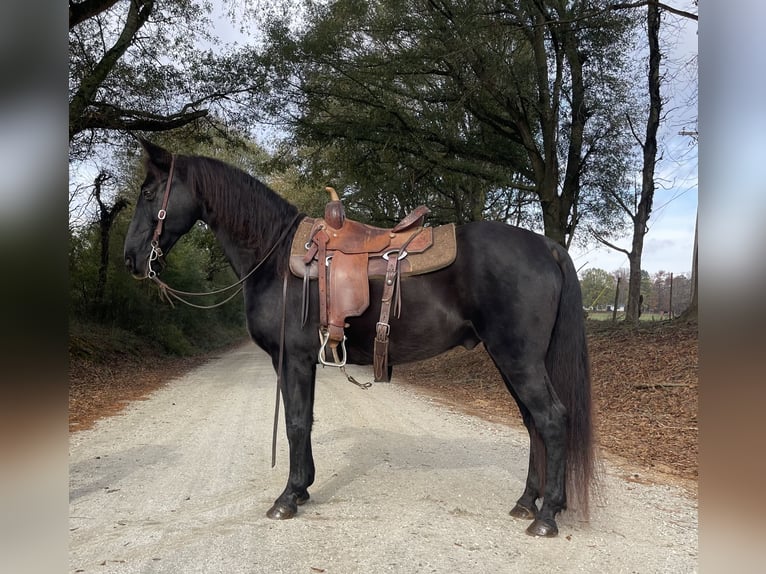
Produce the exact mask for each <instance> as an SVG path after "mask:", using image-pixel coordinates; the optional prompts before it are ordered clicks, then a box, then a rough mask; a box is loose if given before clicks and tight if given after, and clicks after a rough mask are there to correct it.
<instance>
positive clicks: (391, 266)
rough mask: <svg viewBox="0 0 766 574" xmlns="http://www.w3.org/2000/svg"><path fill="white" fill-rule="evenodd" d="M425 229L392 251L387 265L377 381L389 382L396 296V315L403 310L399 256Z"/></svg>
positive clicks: (376, 349)
mask: <svg viewBox="0 0 766 574" xmlns="http://www.w3.org/2000/svg"><path fill="white" fill-rule="evenodd" d="M422 231H423V228H422V227H421V228H420V229H418V230H417V231H416V232H415V233H413V234H412V235H410V237H409V239H407V241H406V242H405V243H404V245H402V247H401V251H399V253H391V254H390V255H389V259H388V266H387V267H386V277H385V279H384V283H383V297H382V299H381V301H380V318H379V319H378V323H377V325H375V343H374V346H373V357H372V366H373V371H374V373H375V382H388V381H390V380H391V379H390V377H389V376H388V336H389V334H390V333H391V325H390V324H389V318H390V315H391V303H392V302H393V300H394V297H396V315H397V317H398V316H399V312H400V311H401V301H402V299H401V293H400V292H399V291H400V287H401V286H400V283H399V282H400V279H401V278H400V275H399V257H398V255H401V254H402V253H406V251H407V246H408V245H409V244H410V242H411V241H412V240H413V239H415V237H417V236H418V234H420V233H421V232H422Z"/></svg>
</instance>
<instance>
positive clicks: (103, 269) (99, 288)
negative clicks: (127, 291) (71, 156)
mask: <svg viewBox="0 0 766 574" xmlns="http://www.w3.org/2000/svg"><path fill="white" fill-rule="evenodd" d="M111 179H113V177H112V176H111V174H109V173H107V172H104V171H102V172H101V173H99V174H98V175H97V176H96V179H95V181H94V182H93V197H94V198H95V200H96V202H97V203H98V208H99V218H98V229H99V239H100V242H99V244H100V254H99V265H98V281H97V283H96V291H95V297H94V303H95V305H96V307H97V309H98V312H99V313H102V312H103V309H104V305H103V303H104V292H105V290H106V279H107V273H108V270H109V243H110V240H111V235H112V226H113V225H114V222H115V219H116V218H117V216H118V215H119V214H120V212H121V211H122V210H123V209H125V208H126V207H127V206H128V201H127V199H125V198H124V197H118V198H116V199H115V200H114V203H112V204H111V205H108V204H106V203H105V202H104V199H103V198H102V193H103V186H104V185H105V184H107V183H108V182H109V181H110V180H111Z"/></svg>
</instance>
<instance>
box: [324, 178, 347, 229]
mask: <svg viewBox="0 0 766 574" xmlns="http://www.w3.org/2000/svg"><path fill="white" fill-rule="evenodd" d="M324 189H325V191H326V192H327V193H329V194H330V201H328V202H327V205H325V208H324V220H325V221H326V222H327V224H328V225H330V227H334V228H335V229H340V228H341V227H343V223H344V222H345V221H346V210H345V209H343V204H342V203H341V202H340V198H339V197H338V194H337V192H336V191H335V188H334V187H330V186H327V187H325V188H324Z"/></svg>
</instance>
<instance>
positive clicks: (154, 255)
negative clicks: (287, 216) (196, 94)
mask: <svg viewBox="0 0 766 574" xmlns="http://www.w3.org/2000/svg"><path fill="white" fill-rule="evenodd" d="M175 163H176V155H175V154H172V155H171V157H170V171H169V172H168V181H167V183H166V184H165V193H164V195H163V196H162V205H161V206H160V210H159V211H158V212H157V225H156V226H155V228H154V234H153V235H152V242H151V250H150V251H149V259H148V262H147V268H146V275H145V276H144V277H141V279H151V280H152V281H154V282H155V283H156V284H157V286H158V287H159V289H160V294H161V295H162V296H163V298H164V299H165V300H166V301H167V302H168V303H170V305H171V306H172V305H173V299H175V300H176V301H180V302H181V303H184V304H185V305H188V306H189V307H195V308H197V309H213V308H215V307H220V306H221V305H224V304H226V303H228V302H229V301H231V300H232V299H233V298H234V297H236V296H237V295H238V294H239V293H240V292H241V291H242V288H243V284H244V283H245V281H246V280H247V279H248V278H249V277H250V276H251V275H252V274H253V273H255V272H256V271H257V270H258V269H260V267H261V266H262V265H263V264H264V263H265V262H266V260H267V259H268V258H269V257H271V255H272V254H273V253H274V251H276V249H277V247H279V245H280V243H282V241H284V240H285V239H286V238H287V235H288V234H289V233H290V230H291V229H292V228H293V226H294V225H295V223H296V222H297V221H298V220H300V219H302V218H304V217H306V215H305V214H304V213H300V212H299V213H297V214H296V215H295V217H294V218H293V219H292V221H291V222H290V223H289V224H288V225H287V226H286V227H285V228H284V230H283V231H282V233H281V234H280V236H279V237H278V238H277V240H276V241H275V242H274V244H273V245H272V246H271V248H269V250H268V251H267V252H266V255H264V256H263V258H262V259H261V260H260V261H259V262H258V263H257V264H256V265H255V267H253V268H252V269H251V270H250V271H248V272H247V274H245V275H244V276H243V277H242V278H241V279H240V280H239V281H237V282H236V283H232V284H231V285H229V286H228V287H222V288H220V289H214V290H212V291H204V292H192V291H181V290H180V289H174V288H173V287H171V286H170V285H168V284H167V283H165V282H164V281H162V280H161V279H160V278H159V277H158V276H157V271H155V270H154V269H153V268H152V262H154V261H157V260H158V259H159V258H160V257H162V255H163V253H162V249H161V248H160V236H161V235H162V230H163V227H164V223H165V218H166V217H167V214H168V213H167V208H168V200H169V199H170V188H171V186H172V184H173V172H174V168H175ZM235 287H238V289H237V290H236V291H234V292H233V293H232V294H231V295H229V296H228V297H226V299H224V300H223V301H220V302H218V303H213V304H211V305H198V304H197V303H192V302H191V301H188V300H187V299H186V297H204V296H206V295H217V294H218V293H226V292H227V291H230V290H231V289H234V288H235Z"/></svg>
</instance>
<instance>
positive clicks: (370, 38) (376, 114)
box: [266, 0, 632, 245]
mask: <svg viewBox="0 0 766 574" xmlns="http://www.w3.org/2000/svg"><path fill="white" fill-rule="evenodd" d="M307 20H308V21H309V22H310V24H308V25H307V26H305V28H304V29H303V30H301V31H300V33H297V34H292V33H291V32H290V30H289V29H288V27H287V26H286V25H285V24H282V23H280V22H279V21H276V22H274V23H273V25H272V27H271V30H270V36H269V38H270V42H269V45H270V52H269V57H270V59H267V60H266V63H268V64H269V66H270V69H271V70H272V72H273V74H272V75H271V76H270V78H271V82H272V86H273V89H274V92H273V94H274V96H275V98H274V107H273V109H274V111H275V112H278V111H281V112H282V117H283V118H284V119H285V121H286V122H287V123H288V124H289V125H290V126H291V127H292V129H293V130H294V133H295V137H296V139H297V140H300V141H301V142H308V143H309V145H311V146H315V147H318V148H327V147H331V148H333V149H335V150H337V152H336V154H335V156H336V157H338V158H339V159H340V161H341V164H340V165H338V164H335V165H334V168H336V169H338V170H343V175H344V178H345V180H346V181H345V182H344V183H346V185H347V186H348V187H349V188H351V189H352V190H353V191H354V192H355V197H356V198H357V199H358V201H359V202H360V204H366V206H367V208H368V209H370V210H371V211H373V212H374V211H376V210H379V209H380V206H379V205H378V203H379V201H380V198H381V197H384V198H385V199H389V200H391V199H394V198H396V199H397V200H398V201H396V203H398V204H399V203H402V201H401V200H400V199H399V198H400V195H399V194H397V193H396V189H395V188H396V187H397V186H398V187H399V188H400V189H405V190H406V195H407V196H409V197H418V198H419V199H420V198H426V199H429V200H430V201H429V204H435V205H436V206H437V209H438V210H439V211H444V212H445V213H449V217H451V219H453V220H470V219H479V218H484V217H486V216H487V215H490V214H491V215H501V214H503V215H508V216H509V219H511V220H514V219H517V220H523V219H525V217H524V216H523V215H522V214H520V213H518V212H516V211H514V210H512V211H511V213H508V212H507V211H506V210H504V209H502V207H501V208H499V209H498V203H497V201H496V200H497V198H498V197H499V196H500V197H502V198H503V200H504V204H505V205H506V206H512V207H515V206H520V207H521V206H523V207H524V209H527V208H528V207H529V205H530V203H529V198H530V196H533V197H535V199H536V204H537V205H536V210H537V215H538V217H539V218H540V219H541V220H542V227H543V228H544V230H545V233H546V235H548V236H549V237H552V238H553V239H555V240H556V241H558V242H559V243H561V244H562V245H569V243H570V242H571V240H572V237H573V236H574V232H575V229H576V228H577V227H578V225H580V224H581V222H582V221H583V220H584V219H585V218H587V216H588V215H590V214H589V213H588V211H587V210H582V209H581V207H582V206H583V205H585V202H586V201H587V198H588V195H589V194H592V196H593V197H598V196H603V192H604V186H608V185H609V184H614V181H613V177H612V175H613V174H610V177H597V174H596V173H595V172H596V171H598V168H599V165H598V163H597V162H596V161H595V160H596V158H598V157H599V156H600V155H603V154H604V153H605V151H606V150H609V149H614V148H616V147H622V145H623V144H622V143H620V141H619V140H620V138H621V137H622V134H623V133H624V130H623V129H622V125H623V123H624V114H620V113H619V112H620V110H621V109H622V108H623V102H624V101H626V100H627V99H628V98H627V90H626V88H625V84H624V82H623V81H622V79H623V75H622V71H623V69H624V68H623V65H624V61H623V60H622V59H621V55H622V54H624V53H625V52H627V46H628V40H629V35H628V33H627V32H628V31H629V30H630V28H631V25H632V23H631V21H630V18H628V17H626V16H624V15H617V14H615V13H609V12H608V11H604V10H594V9H592V8H591V6H590V4H589V3H579V2H578V3H570V2H563V1H561V0H546V1H544V2H541V1H532V0H522V1H519V2H503V1H489V2H482V3H463V2H453V1H449V0H440V1H437V0H433V1H430V2H419V1H414V0H379V1H377V2H371V3H359V2H356V1H355V0H338V1H337V2H333V3H331V4H329V5H325V4H324V3H322V4H319V3H317V4H310V14H309V17H308V18H307ZM615 156H616V157H617V158H619V157H620V154H619V153H616V154H615ZM618 163H619V160H618V161H617V162H614V163H613V166H615V167H616V165H617V164H618ZM615 172H617V173H616V175H617V177H619V175H620V174H619V170H618V169H615ZM605 173H607V172H604V173H603V174H602V176H603V175H604V174H605ZM612 186H613V185H612ZM490 198H491V199H490ZM490 200H491V201H492V202H493V205H492V207H491V208H489V209H488V203H489V201H490ZM592 204H594V205H595V204H601V205H602V206H605V207H604V209H603V210H602V211H601V212H600V213H599V216H600V217H612V216H613V214H614V211H611V212H610V211H609V209H610V208H609V206H608V205H606V203H605V202H603V201H600V202H599V201H598V200H597V199H593V200H592ZM466 206H467V208H466ZM538 221H539V219H538ZM538 227H539V224H538Z"/></svg>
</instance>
